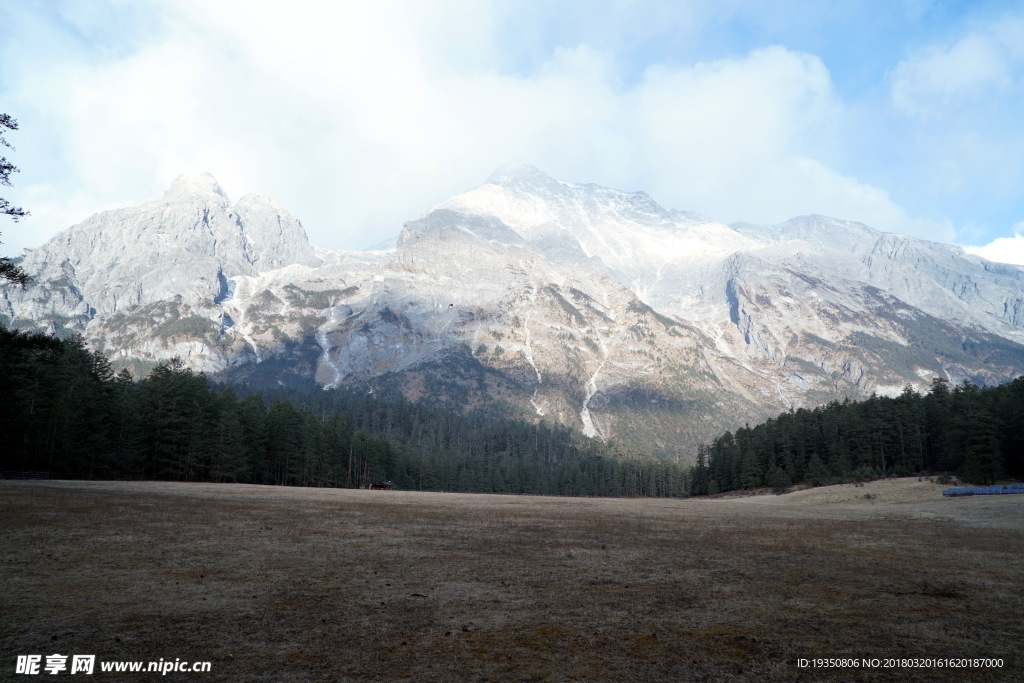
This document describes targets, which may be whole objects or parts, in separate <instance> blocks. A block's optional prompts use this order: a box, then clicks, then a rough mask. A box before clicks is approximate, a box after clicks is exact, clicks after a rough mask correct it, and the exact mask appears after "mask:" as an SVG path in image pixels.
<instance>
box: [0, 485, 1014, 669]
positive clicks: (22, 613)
mask: <svg viewBox="0 0 1024 683" xmlns="http://www.w3.org/2000/svg"><path fill="white" fill-rule="evenodd" d="M942 488H944V487H942V486H940V485H938V484H934V483H929V482H927V481H925V482H921V481H918V480H917V479H916V478H915V479H902V480H892V481H881V482H874V483H870V484H867V485H864V486H852V485H847V486H836V487H828V488H820V489H810V490H806V491H801V492H797V493H792V494H789V495H786V496H758V497H751V498H733V499H716V500H650V499H631V500H610V499H568V498H539V497H513V496H484V495H465V494H437V493H412V492H388V491H352V490H334V489H298V488H272V487H263V486H245V485H219V484H183V483H155V482H45V481H44V482H28V481H25V482H0V534H2V536H0V538H2V544H0V590H2V600H0V651H2V657H3V660H2V662H0V678H3V679H5V680H6V679H16V680H24V681H28V680H39V679H48V678H51V676H49V675H46V674H43V675H41V676H35V677H33V676H16V675H15V673H14V671H15V659H16V655H18V654H42V655H48V654H52V653H62V654H95V655H97V660H98V661H104V660H153V661H155V660H158V659H160V658H164V659H165V660H174V659H175V658H181V659H182V660H209V661H212V671H211V672H210V673H208V674H202V675H195V677H194V678H195V679H197V680H228V681H235V680H242V681H336V680H364V679H371V680H414V681H476V680H479V681H483V680H490V681H565V680H615V681H671V680H715V681H719V680H731V679H736V680H808V681H810V680H815V681H817V680H895V679H899V680H951V679H956V680H1022V679H1024V654H1022V651H1024V495H1018V496H986V497H975V498H957V499H945V498H943V497H942V496H941V495H940V491H941V489H942ZM815 657H829V658H860V659H863V658H880V659H881V658H886V657H901V658H914V657H916V658H935V657H942V658H956V657H971V658H975V657H1001V658H1003V660H1004V665H1003V668H1001V669H969V670H962V669H958V670H955V671H954V670H949V669H937V668H919V669H909V668H898V669H891V668H878V669H864V668H861V669H844V670H832V669H812V668H800V667H799V666H798V660H799V659H800V658H808V659H810V658H815ZM84 678H85V680H118V678H117V676H116V675H113V674H100V673H96V674H94V675H93V676H92V677H84ZM182 678H186V677H184V676H182V675H175V674H169V675H167V676H160V675H159V674H155V673H154V674H142V675H135V676H134V677H130V678H125V679H124V680H157V679H162V680H180V679H182Z"/></svg>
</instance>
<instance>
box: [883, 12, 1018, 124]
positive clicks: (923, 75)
mask: <svg viewBox="0 0 1024 683" xmlns="http://www.w3.org/2000/svg"><path fill="white" fill-rule="evenodd" d="M1022 45H1024V19H1018V18H1012V19H1008V20H1004V21H1001V22H1000V23H998V24H994V25H992V26H990V27H989V28H988V29H987V30H985V31H982V32H976V33H970V34H968V35H966V36H964V37H963V38H961V39H960V40H959V41H957V42H956V43H954V44H953V45H950V46H931V47H929V48H927V49H925V50H923V51H922V52H920V53H918V54H915V55H913V56H912V57H910V58H908V59H906V60H904V61H903V62H901V63H900V64H899V65H898V66H897V67H896V69H895V70H894V72H893V77H892V83H891V88H892V99H893V102H894V104H895V105H896V107H897V108H899V109H900V110H902V111H904V112H906V113H908V114H914V115H918V116H925V117H928V116H938V115H941V113H942V111H943V108H944V107H946V106H949V105H951V104H959V102H960V101H961V100H964V99H967V98H974V97H977V96H978V95H980V94H981V93H983V92H985V91H987V90H990V89H996V90H1005V89H1008V88H1010V87H1013V86H1014V85H1015V83H1016V81H1017V78H1018V76H1017V74H1018V73H1019V71H1020V69H1021V67H1022V66H1024V48H1022V47H1021V46H1022Z"/></svg>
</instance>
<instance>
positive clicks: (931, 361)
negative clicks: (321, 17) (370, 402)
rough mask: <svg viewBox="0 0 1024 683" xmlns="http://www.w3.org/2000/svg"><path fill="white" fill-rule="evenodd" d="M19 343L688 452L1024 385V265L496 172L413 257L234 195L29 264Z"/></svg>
mask: <svg viewBox="0 0 1024 683" xmlns="http://www.w3.org/2000/svg"><path fill="white" fill-rule="evenodd" d="M20 261H21V266H22V267H23V268H25V269H26V270H27V271H28V272H29V273H30V274H31V275H32V276H33V277H34V278H35V279H36V285H35V286H33V287H31V288H29V289H27V290H24V291H21V290H16V289H11V288H5V289H4V290H3V291H2V300H0V306H2V307H0V314H2V315H4V316H5V317H6V318H7V320H8V321H9V323H10V324H11V325H13V326H15V327H19V328H36V329H48V330H51V331H56V332H58V333H64V332H73V333H79V334H82V335H83V336H84V337H85V339H86V340H87V341H88V343H89V344H90V345H92V346H93V347H94V348H97V349H99V350H101V351H103V352H104V353H105V354H106V355H108V357H110V358H112V360H113V361H115V362H119V363H122V364H124V365H127V366H130V367H133V368H134V369H135V370H136V371H137V372H143V371H145V369H146V367H151V366H152V365H153V364H155V363H157V362H159V361H160V360H164V359H166V358H169V357H171V356H180V357H182V358H183V359H185V361H186V362H187V363H188V364H190V365H191V366H192V367H194V368H195V369H199V370H204V371H207V372H210V373H221V374H223V375H224V376H232V375H239V374H245V375H247V376H250V377H251V376H252V374H253V373H254V372H256V373H257V374H259V373H260V372H265V373H269V375H268V376H278V378H279V379H281V378H283V377H284V376H285V375H288V374H289V373H293V374H297V375H301V376H305V377H311V378H313V379H314V380H315V381H316V382H317V383H318V384H320V385H321V386H323V387H325V388H331V387H337V386H341V385H352V384H355V385H359V386H365V387H367V389H368V390H371V391H383V390H386V389H387V387H386V386H385V382H388V383H391V384H392V385H393V386H397V387H400V390H401V391H402V393H403V394H404V395H406V396H407V397H414V398H420V399H430V400H437V401H441V402H447V403H448V404H449V405H450V406H451V407H452V408H453V409H457V410H468V409H471V408H473V407H475V406H481V405H484V404H495V405H496V404H498V403H500V404H501V405H503V406H505V408H504V410H508V411H512V412H513V413H516V414H518V415H520V416H523V417H528V418H531V419H550V420H554V421H557V422H561V423H564V424H568V425H572V426H575V427H577V428H579V429H581V430H582V431H583V432H584V433H586V434H587V435H588V436H592V437H595V438H603V439H622V440H624V441H627V442H643V443H647V444H653V445H654V447H655V448H656V449H658V450H665V451H673V452H684V453H687V454H690V453H692V452H693V450H694V448H695V444H696V443H699V442H700V441H701V440H707V438H708V437H709V436H714V435H715V434H717V433H718V432H720V431H722V430H723V429H725V428H732V427H734V426H736V425H739V424H743V423H744V422H747V421H755V420H759V419H763V418H764V417H767V416H770V415H772V414H776V413H777V412H780V411H784V410H788V409H791V408H797V407H803V406H813V405H817V404H818V403H822V402H827V401H828V400H834V399H841V398H843V397H845V396H850V397H853V398H858V397H865V396H867V395H870V393H872V392H875V391H877V392H880V393H898V391H900V390H901V389H902V387H903V386H905V385H907V384H910V385H912V386H915V387H917V388H919V389H923V388H926V387H927V385H928V383H929V382H930V380H931V379H932V378H935V377H944V378H945V379H948V380H951V381H954V382H959V381H961V380H963V379H970V380H972V381H975V382H976V383H980V384H986V383H996V382H1001V381H1005V380H1008V379H1012V378H1013V377H1014V376H1016V375H1018V374H1020V373H1021V372H1022V371H1024V346H1021V343H1022V342H1024V268H1021V267H1013V266H1003V265H1002V264H992V263H991V262H987V261H984V260H983V259H981V258H979V257H976V256H970V255H967V254H964V253H963V252H962V250H959V249H958V248H956V247H951V246H949V245H942V244H939V243H934V242H927V241H925V240H919V239H915V238H909V237H904V236H899V235H894V234H890V233H882V232H879V231H877V230H874V229H873V228H870V227H869V226H866V225H863V224H860V223H855V222H852V221H843V220H841V219H831V218H826V217H822V216H807V217H797V218H794V219H790V220H789V221H786V222H784V223H780V224H776V225H773V226H755V225H751V224H747V223H740V224H734V225H733V226H727V225H724V224H721V223H716V222H715V221H713V220H710V219H707V218H705V217H702V216H699V215H697V214H692V213H688V212H680V211H674V210H668V209H664V208H663V207H661V206H660V205H658V204H657V202H655V201H654V200H653V199H652V198H651V197H650V196H649V195H647V194H646V193H643V192H623V191H619V190H613V189H609V188H602V187H600V186H597V185H594V184H586V185H578V184H573V183H565V182H561V181H557V180H555V179H554V178H551V177H550V176H548V175H547V174H545V173H543V172H542V171H540V170H539V169H536V168H534V167H532V166H523V165H512V166H505V167H502V168H501V169H498V170H497V171H496V172H495V173H494V174H493V175H492V176H491V177H490V178H489V179H488V181H487V182H485V183H484V184H483V185H481V186H480V187H478V188H475V189H473V190H470V191H468V192H466V193H463V194H461V195H457V196H456V197H453V198H451V199H448V200H446V201H444V202H442V203H440V204H438V205H436V206H434V207H432V208H431V209H428V210H427V211H426V212H424V214H423V215H421V216H420V217H419V218H417V219H415V220H412V221H409V222H407V223H406V224H405V225H404V226H403V228H402V231H401V234H400V235H399V237H398V239H397V241H396V244H395V247H394V248H393V249H388V250H382V251H372V252H371V251H366V252H348V251H336V250H327V249H323V248H319V247H313V246H312V245H310V244H309V241H308V238H307V236H306V233H305V231H304V229H303V228H302V225H301V223H300V222H299V221H298V220H297V219H295V218H294V217H293V216H291V214H289V213H288V212H287V211H286V210H284V209H283V208H282V207H280V206H278V205H276V204H275V203H273V202H271V201H270V200H266V199H264V198H261V197H259V196H258V195H247V196H246V197H243V198H242V199H240V200H238V201H237V202H235V203H234V204H232V203H231V202H230V200H229V199H228V198H227V197H226V196H225V195H224V193H223V190H222V189H221V188H220V186H219V185H218V184H217V183H216V180H215V179H213V177H212V176H209V175H208V174H206V175H200V176H181V177H179V178H178V179H176V180H175V182H174V183H173V184H172V186H171V188H169V190H168V191H167V192H165V193H163V194H162V195H160V196H159V197H156V198H153V199H150V200H145V201H143V202H139V203H137V204H133V205H131V206H128V207H122V208H121V209H115V210H112V211H109V212H103V213H101V214H97V215H96V216H93V217H90V218H89V219H87V220H86V221H83V222H82V223H79V224H78V225H76V226H73V227H72V228H70V229H69V230H67V231H64V232H63V233H61V234H59V235H58V236H56V237H55V238H53V239H52V240H50V241H49V242H47V244H45V245H43V246H42V247H39V248H38V249H35V250H29V251H28V252H27V253H26V254H25V255H24V256H23V258H22V259H21V260H20Z"/></svg>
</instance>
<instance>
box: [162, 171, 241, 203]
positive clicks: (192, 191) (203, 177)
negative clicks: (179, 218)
mask: <svg viewBox="0 0 1024 683" xmlns="http://www.w3.org/2000/svg"><path fill="white" fill-rule="evenodd" d="M165 194H176V195H208V194H215V195H217V196H219V197H223V198H225V199H227V195H225V194H224V190H222V189H221V187H220V184H219V183H218V182H217V179H216V178H214V177H213V176H212V175H210V174H209V173H186V174H182V175H180V176H178V177H177V178H175V179H174V181H173V182H172V183H171V186H170V187H169V188H167V192H166V193H165Z"/></svg>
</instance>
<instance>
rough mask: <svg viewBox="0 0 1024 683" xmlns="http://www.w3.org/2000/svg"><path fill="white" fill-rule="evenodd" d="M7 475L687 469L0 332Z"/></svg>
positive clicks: (201, 477) (1, 463) (384, 476)
mask: <svg viewBox="0 0 1024 683" xmlns="http://www.w3.org/2000/svg"><path fill="white" fill-rule="evenodd" d="M0 442H2V443H3V444H4V448H3V451H2V456H0V471H5V472H15V473H17V472H21V473H23V472H26V471H34V472H43V473H46V476H48V477H51V478H83V479H126V478H127V479H164V480H181V481H214V482H244V483H255V484H277V485H297V486H336V487H365V486H367V485H368V484H369V483H371V482H374V481H382V480H391V481H393V482H394V483H395V484H396V485H397V486H398V487H399V488H402V489H412V490H427V491H464V492H484V493H526V494H552V495H577V496H593V495H600V496H684V495H688V492H689V489H690V482H689V479H688V473H689V468H688V467H687V466H686V465H685V464H684V463H681V462H678V461H666V460H657V459H654V458H651V457H644V456H642V455H639V454H627V453H623V452H620V451H613V450H612V449H611V448H610V447H608V446H605V445H604V444H602V443H600V442H595V441H593V440H590V439H587V438H586V437H584V436H582V435H581V434H579V433H578V432H575V431H574V430H572V429H569V428H567V427H564V426H561V425H554V424H550V423H547V422H542V423H539V424H531V423H526V422H522V421H517V420H512V419H507V418H500V417H495V416H488V415H482V414H470V415H459V414H456V413H453V412H452V411H450V410H446V409H444V408H440V407H435V406H431V405H428V404H425V403H410V402H408V401H404V400H386V401H383V400H379V399H375V398H374V397H372V396H369V395H367V394H366V393H365V392H363V393H359V392H339V391H329V392H324V391H321V390H319V389H310V390H308V391H305V392H295V391H293V392H283V391H281V392H268V393H263V394H261V393H254V392H249V391H247V390H246V389H244V388H243V387H239V388H238V389H237V390H236V389H235V388H232V387H218V386H216V385H214V384H213V383H211V382H210V380H209V379H208V378H207V377H205V376H204V375H203V374H201V373H194V372H192V371H190V370H188V369H187V368H185V367H184V366H183V365H182V364H181V362H180V361H169V362H165V363H162V364H161V365H159V366H158V367H157V368H156V369H155V370H154V371H153V372H152V373H150V375H149V376H147V377H146V378H145V379H142V380H141V381H136V380H134V379H133V378H132V377H131V375H130V374H129V373H128V372H127V371H122V372H120V373H117V374H115V373H114V372H113V370H112V368H111V365H110V363H109V361H108V360H107V359H106V358H105V357H104V356H103V355H102V354H101V353H100V352H98V351H92V352H90V351H89V350H88V349H87V348H86V347H85V344H84V342H83V341H82V340H81V339H80V338H72V339H58V338H56V337H53V336H49V335H45V334H40V333H24V332H17V331H12V330H8V329H6V328H3V327H2V326H0Z"/></svg>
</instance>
